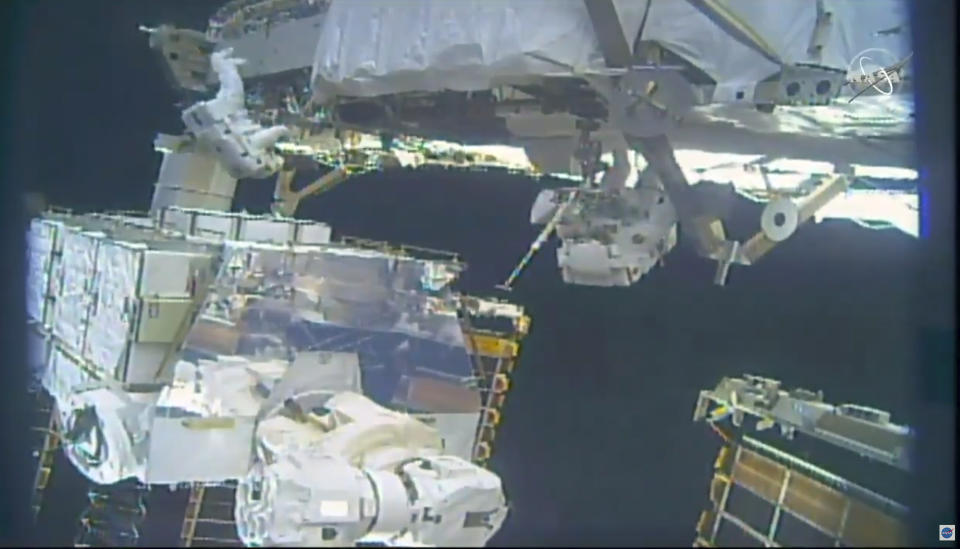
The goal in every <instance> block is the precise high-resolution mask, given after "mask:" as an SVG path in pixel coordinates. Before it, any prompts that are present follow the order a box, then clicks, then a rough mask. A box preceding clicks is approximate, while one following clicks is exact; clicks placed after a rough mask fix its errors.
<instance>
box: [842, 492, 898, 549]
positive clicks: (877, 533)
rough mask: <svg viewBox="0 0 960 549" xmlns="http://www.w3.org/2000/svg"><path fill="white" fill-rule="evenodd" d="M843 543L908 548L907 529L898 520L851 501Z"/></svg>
mask: <svg viewBox="0 0 960 549" xmlns="http://www.w3.org/2000/svg"><path fill="white" fill-rule="evenodd" d="M843 542H844V544H845V545H850V546H853V547H906V546H907V545H909V539H908V535H907V529H906V527H905V526H904V524H903V523H902V522H900V521H899V520H898V519H896V518H893V517H891V516H890V515H887V514H884V513H882V512H880V511H878V510H877V509H874V508H873V507H870V506H868V505H866V504H864V503H860V502H859V501H855V500H851V501H850V510H849V511H848V513H847V523H846V526H845V527H844V529H843Z"/></svg>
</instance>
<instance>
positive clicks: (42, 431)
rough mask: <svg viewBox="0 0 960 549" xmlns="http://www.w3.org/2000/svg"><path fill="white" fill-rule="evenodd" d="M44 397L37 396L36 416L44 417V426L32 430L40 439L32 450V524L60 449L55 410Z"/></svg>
mask: <svg viewBox="0 0 960 549" xmlns="http://www.w3.org/2000/svg"><path fill="white" fill-rule="evenodd" d="M44 396H45V395H43V394H42V393H41V395H40V396H38V398H39V399H41V404H40V409H39V410H38V414H40V415H42V416H44V418H45V420H44V421H43V423H44V425H43V426H35V427H34V428H33V429H34V431H35V432H36V433H37V434H38V435H40V436H41V437H42V438H41V440H40V441H39V443H38V444H37V445H36V447H35V448H34V455H35V456H36V457H37V471H36V474H35V475H34V479H33V496H32V498H31V502H30V506H31V508H32V510H33V520H34V522H36V520H37V519H38V518H39V515H40V509H41V508H42V506H43V493H44V491H45V490H46V488H47V484H49V482H50V477H51V476H52V474H53V462H54V457H55V456H56V453H57V450H58V449H59V448H60V435H59V432H58V431H57V414H56V408H55V406H54V405H53V404H52V403H51V402H49V400H50V399H49V398H48V397H47V398H44Z"/></svg>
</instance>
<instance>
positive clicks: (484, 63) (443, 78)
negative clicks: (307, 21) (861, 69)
mask: <svg viewBox="0 0 960 549" xmlns="http://www.w3.org/2000/svg"><path fill="white" fill-rule="evenodd" d="M716 4H718V5H721V6H722V7H724V8H726V9H727V11H729V12H730V13H732V14H734V15H735V16H736V17H737V18H738V19H739V20H740V21H742V22H744V23H746V24H747V25H749V27H751V28H752V29H753V30H754V31H756V33H757V34H759V35H760V36H761V37H762V38H763V40H764V41H766V42H767V43H768V44H769V45H770V47H771V48H772V49H773V50H774V52H775V53H776V55H778V56H779V57H780V59H782V60H783V61H784V62H787V63H815V64H819V65H825V66H828V67H833V68H838V69H846V68H847V67H848V66H849V65H850V63H851V62H852V61H854V60H855V58H856V57H857V56H858V54H859V53H860V52H862V51H864V50H866V49H868V48H882V49H884V50H886V51H889V52H890V53H892V54H893V55H894V56H899V57H903V56H905V55H906V53H907V52H908V48H909V41H910V37H909V35H908V32H907V30H906V29H907V22H908V17H907V14H906V7H905V4H904V2H903V1H902V0H874V1H871V2H864V1H858V0H823V2H822V6H823V11H824V12H829V13H830V14H831V16H830V23H829V24H828V26H827V28H826V32H825V34H824V40H823V48H822V50H821V54H820V56H819V59H818V58H816V57H813V56H812V55H811V53H810V51H811V48H810V46H811V43H812V41H813V38H814V31H815V29H816V24H817V2H816V1H814V0H778V1H777V2H770V1H769V0H717V1H716ZM614 5H615V6H616V9H617V12H618V14H619V16H620V23H621V26H622V28H623V30H624V34H625V35H626V39H627V42H628V44H630V45H631V46H632V45H633V43H634V41H635V38H637V36H638V34H641V36H640V38H641V39H642V40H651V41H657V42H659V43H660V44H661V45H662V46H663V47H665V48H667V49H668V50H670V51H672V52H673V53H675V54H677V55H679V56H680V57H682V58H684V59H685V60H687V61H689V62H691V63H692V64H694V65H695V66H697V67H699V68H700V69H702V70H703V71H704V72H705V73H707V74H708V75H709V76H710V77H711V78H712V79H714V80H715V81H716V82H717V84H718V90H717V96H716V97H715V100H717V101H728V100H730V101H732V100H733V97H734V96H735V95H736V92H737V91H741V90H743V89H745V88H746V89H749V88H750V87H752V86H753V85H755V84H756V83H757V82H758V81H760V80H763V79H765V78H767V77H769V76H770V75H773V74H775V73H776V72H777V71H778V70H779V67H778V65H777V64H776V63H774V62H772V61H770V60H769V59H767V58H766V57H764V55H762V54H761V53H759V52H757V51H756V50H754V49H752V48H750V47H749V46H747V45H744V44H742V43H740V42H739V41H737V40H736V39H735V38H733V37H732V36H731V35H730V34H728V33H727V32H725V31H724V30H723V29H722V28H721V27H720V26H718V25H717V24H716V22H715V18H713V17H711V16H709V15H708V14H707V12H706V11H705V9H704V8H703V6H702V5H701V4H700V3H699V2H686V1H682V0H649V10H648V9H647V5H648V2H646V1H639V0H614ZM641 27H642V32H641ZM898 27H899V30H897V29H898ZM878 33H879V34H878ZM543 58H546V59H549V60H552V61H554V62H555V63H554V62H548V61H545V60H543ZM876 61H877V62H878V63H881V64H887V63H888V62H889V61H888V60H887V59H877V60H876ZM571 67H572V68H573V72H582V71H585V70H601V69H603V68H604V61H603V56H602V52H601V50H600V46H599V44H598V42H597V39H596V36H595V34H594V30H593V24H592V22H591V20H590V17H589V14H588V13H587V10H586V7H585V4H584V2H583V0H458V1H456V2H449V1H443V0H363V1H356V0H354V1H351V0H333V2H332V3H331V5H330V7H329V10H328V12H327V14H326V17H325V18H324V23H323V26H322V29H321V33H320V38H319V41H318V44H317V51H316V55H315V58H314V65H313V88H314V93H315V94H316V99H318V100H320V101H324V100H327V99H330V98H331V97H333V96H337V95H343V96H359V97H369V96H376V95H384V94H391V93H402V92H409V91H438V90H443V89H447V90H457V91H470V90H480V89H487V88H490V87H491V86H495V85H499V84H501V83H504V82H511V83H517V82H518V81H519V82H522V81H523V79H524V78H529V77H535V76H538V75H544V74H557V73H563V72H570V71H571ZM747 95H748V96H749V94H747Z"/></svg>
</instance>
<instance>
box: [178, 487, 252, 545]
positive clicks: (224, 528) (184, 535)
mask: <svg viewBox="0 0 960 549" xmlns="http://www.w3.org/2000/svg"><path fill="white" fill-rule="evenodd" d="M235 494H236V487H235V486H233V485H204V484H202V483H199V482H196V483H193V484H191V485H190V497H189V498H188V499H187V507H186V509H185V510H184V513H183V527H182V528H181V530H180V545H181V547H194V546H202V545H216V546H218V547H222V546H241V545H242V543H241V542H240V538H239V537H237V526H236V521H235V519H234V518H233V508H234V504H235V498H236V495H235Z"/></svg>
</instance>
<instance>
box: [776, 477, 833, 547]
mask: <svg viewBox="0 0 960 549" xmlns="http://www.w3.org/2000/svg"><path fill="white" fill-rule="evenodd" d="M845 503H846V498H845V497H844V495H843V494H841V493H840V492H837V491H836V490H834V489H832V488H829V487H827V486H825V485H823V484H821V483H819V482H817V481H815V480H812V479H810V478H808V477H805V476H803V475H801V474H798V473H796V472H795V473H794V474H793V475H791V477H790V484H789V485H788V486H787V493H786V496H785V497H784V499H783V506H784V508H786V509H787V510H789V511H791V512H792V513H794V514H796V515H799V516H801V517H803V518H805V519H807V520H808V521H810V522H812V523H813V524H816V525H818V526H820V527H821V528H822V529H823V530H824V531H825V532H829V533H830V534H832V535H834V536H836V535H837V533H838V532H839V531H840V523H841V521H842V520H843V507H844V505H845Z"/></svg>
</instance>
